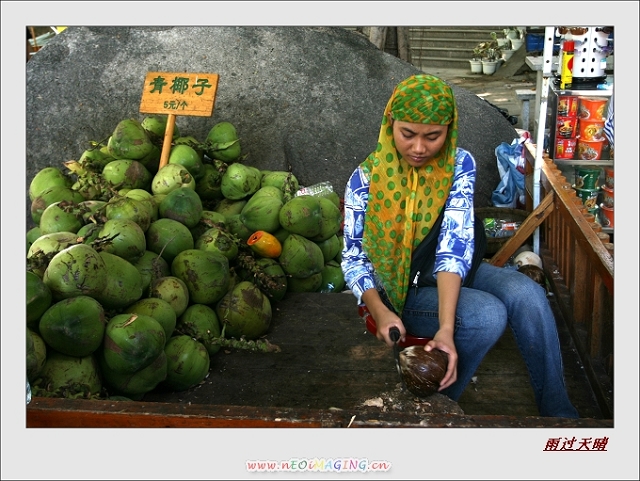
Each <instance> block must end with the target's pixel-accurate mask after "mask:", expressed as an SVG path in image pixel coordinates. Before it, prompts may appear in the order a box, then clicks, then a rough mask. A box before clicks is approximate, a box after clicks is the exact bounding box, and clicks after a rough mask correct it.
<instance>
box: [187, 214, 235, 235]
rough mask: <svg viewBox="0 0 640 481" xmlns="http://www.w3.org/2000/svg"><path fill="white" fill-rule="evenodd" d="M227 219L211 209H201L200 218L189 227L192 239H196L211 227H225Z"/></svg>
mask: <svg viewBox="0 0 640 481" xmlns="http://www.w3.org/2000/svg"><path fill="white" fill-rule="evenodd" d="M226 224H227V219H226V217H225V216H224V215H223V214H220V213H219V212H215V211H212V210H203V211H202V215H201V216H200V220H199V221H198V223H197V224H196V225H195V227H192V228H191V229H190V231H191V235H192V236H193V239H194V240H195V241H197V240H198V239H199V238H200V236H201V235H202V234H204V233H205V232H206V231H208V230H209V229H211V228H213V227H218V228H221V229H222V228H225V227H226Z"/></svg>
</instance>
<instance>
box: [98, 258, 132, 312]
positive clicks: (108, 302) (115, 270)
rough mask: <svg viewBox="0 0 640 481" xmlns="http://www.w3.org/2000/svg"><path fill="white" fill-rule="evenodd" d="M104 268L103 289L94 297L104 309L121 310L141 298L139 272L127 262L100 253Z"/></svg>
mask: <svg viewBox="0 0 640 481" xmlns="http://www.w3.org/2000/svg"><path fill="white" fill-rule="evenodd" d="M100 257H102V260H103V261H104V264H105V266H106V268H107V269H106V275H107V283H106V285H105V288H104V289H103V290H102V291H101V292H99V293H97V294H95V295H94V297H95V298H96V299H97V300H98V301H100V303H101V304H102V305H103V306H104V307H105V308H106V309H122V308H123V307H126V306H128V305H129V304H132V303H134V302H136V301H137V300H138V299H140V298H141V297H142V292H143V285H142V275H141V274H140V271H138V269H137V268H136V266H134V265H133V264H132V263H131V262H129V261H128V260H126V259H124V258H122V257H120V256H117V255H115V254H110V253H109V252H104V251H103V252H100Z"/></svg>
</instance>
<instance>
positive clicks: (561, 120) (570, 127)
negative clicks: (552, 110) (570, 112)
mask: <svg viewBox="0 0 640 481" xmlns="http://www.w3.org/2000/svg"><path fill="white" fill-rule="evenodd" d="M556 120H557V121H556V137H558V138H559V139H571V138H573V137H575V136H576V130H577V129H576V127H577V125H578V118H577V117H558V118H557V119H556Z"/></svg>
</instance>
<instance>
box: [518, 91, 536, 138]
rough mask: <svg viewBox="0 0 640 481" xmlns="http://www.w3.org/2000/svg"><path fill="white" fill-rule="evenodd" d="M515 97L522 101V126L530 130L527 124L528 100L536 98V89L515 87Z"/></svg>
mask: <svg viewBox="0 0 640 481" xmlns="http://www.w3.org/2000/svg"><path fill="white" fill-rule="evenodd" d="M516 97H517V98H518V100H520V101H521V102H522V108H521V110H520V116H521V118H522V124H521V125H522V128H523V129H524V130H528V131H529V132H531V129H530V125H529V113H530V109H529V102H530V101H531V100H535V99H536V91H535V90H532V89H516Z"/></svg>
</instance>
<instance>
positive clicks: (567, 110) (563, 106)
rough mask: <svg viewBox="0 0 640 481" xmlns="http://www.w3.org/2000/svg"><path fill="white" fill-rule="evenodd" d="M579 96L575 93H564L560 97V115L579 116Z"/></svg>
mask: <svg viewBox="0 0 640 481" xmlns="http://www.w3.org/2000/svg"><path fill="white" fill-rule="evenodd" d="M577 116H578V97H577V96H575V95H562V96H560V97H558V117H577Z"/></svg>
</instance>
